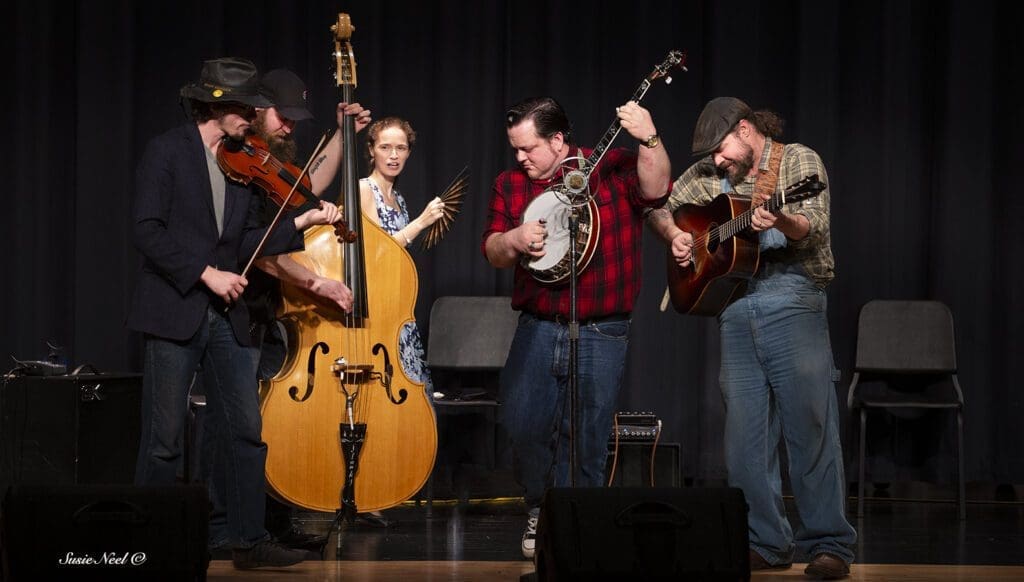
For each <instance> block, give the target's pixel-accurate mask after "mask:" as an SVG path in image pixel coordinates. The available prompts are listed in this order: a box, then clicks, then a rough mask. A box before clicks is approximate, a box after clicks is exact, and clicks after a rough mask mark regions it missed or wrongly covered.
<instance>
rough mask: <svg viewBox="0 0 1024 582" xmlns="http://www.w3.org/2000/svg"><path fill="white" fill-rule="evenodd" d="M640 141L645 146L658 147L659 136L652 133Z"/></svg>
mask: <svg viewBox="0 0 1024 582" xmlns="http://www.w3.org/2000/svg"><path fill="white" fill-rule="evenodd" d="M640 143H641V144H642V145H643V146H644V147H645V148H656V147H658V144H659V143H661V138H659V137H658V134H656V133H654V134H651V136H650V137H648V138H647V139H646V140H645V141H642V142H640Z"/></svg>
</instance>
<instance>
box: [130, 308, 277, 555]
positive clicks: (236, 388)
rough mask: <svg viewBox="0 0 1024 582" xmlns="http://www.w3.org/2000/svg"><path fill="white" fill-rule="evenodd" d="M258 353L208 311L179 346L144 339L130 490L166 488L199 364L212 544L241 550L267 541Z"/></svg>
mask: <svg viewBox="0 0 1024 582" xmlns="http://www.w3.org/2000/svg"><path fill="white" fill-rule="evenodd" d="M258 357H259V351H258V350H257V349H254V348H249V347H245V346H242V345H241V344H239V343H238V340H236V339H235V335H234V332H233V331H232V329H231V323H230V322H229V321H228V319H227V317H226V316H225V314H223V313H220V312H218V311H217V310H215V309H213V308H210V309H208V310H207V315H206V320H205V321H204V323H203V324H202V325H200V327H199V330H198V331H197V332H196V334H195V335H194V336H192V337H191V338H190V339H188V340H185V341H174V340H167V339H163V338H159V337H154V336H147V337H146V342H145V364H144V374H143V381H142V440H141V443H140V444H139V457H138V461H137V463H136V469H135V483H136V484H137V485H172V484H174V483H175V480H176V472H177V468H178V465H179V462H180V461H181V456H182V450H181V444H182V440H181V436H182V434H183V430H184V426H185V417H186V414H187V407H188V388H189V385H190V384H191V381H192V377H193V375H194V374H195V373H196V370H197V369H198V368H199V367H200V364H201V366H202V372H201V373H202V381H203V388H204V389H205V391H206V403H207V404H206V406H207V408H206V410H207V415H208V416H207V418H208V422H209V425H212V426H213V427H216V430H212V431H210V433H211V436H212V435H213V434H216V435H217V437H218V438H219V442H218V446H217V448H218V452H219V454H220V460H221V461H222V462H221V463H219V464H220V465H221V467H219V468H222V469H223V471H222V472H219V473H217V474H216V475H217V477H218V478H220V477H221V476H222V478H223V479H224V487H223V488H222V490H223V495H224V500H223V501H224V504H225V506H226V509H227V514H226V519H225V520H224V521H222V522H217V521H216V520H213V521H211V523H210V543H211V545H212V546H222V545H230V546H232V547H239V548H245V547H250V546H252V545H254V544H255V543H257V542H259V541H262V540H265V539H268V537H269V536H268V535H267V532H266V529H264V527H263V516H264V508H265V501H264V465H265V463H266V458H267V445H266V444H265V443H264V442H263V440H262V438H261V436H260V433H261V430H262V420H261V418H260V411H259V398H258V394H257V391H256V362H257V358H258Z"/></svg>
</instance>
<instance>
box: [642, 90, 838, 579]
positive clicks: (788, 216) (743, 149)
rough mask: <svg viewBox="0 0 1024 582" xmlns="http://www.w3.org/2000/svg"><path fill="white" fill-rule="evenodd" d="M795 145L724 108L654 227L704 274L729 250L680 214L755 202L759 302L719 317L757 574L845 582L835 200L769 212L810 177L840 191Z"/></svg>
mask: <svg viewBox="0 0 1024 582" xmlns="http://www.w3.org/2000/svg"><path fill="white" fill-rule="evenodd" d="M781 133H782V120H781V119H779V118H778V117H777V116H776V115H775V114H774V113H771V112H768V111H756V112H755V111H751V109H750V108H749V107H748V106H747V105H746V104H745V103H744V102H742V101H740V100H739V99H736V98H733V97H719V98H717V99H713V100H712V101H711V102H709V103H708V104H707V106H706V107H705V108H704V111H703V112H702V113H701V115H700V118H698V120H697V126H696V129H695V131H694V137H693V154H694V155H697V156H701V157H702V159H701V160H700V161H698V162H697V163H696V164H694V165H693V166H691V167H690V168H689V169H687V170H686V171H685V172H684V173H683V174H682V175H681V176H680V177H679V178H678V179H677V180H676V182H675V184H674V185H673V188H672V194H671V195H670V196H669V200H668V202H667V203H666V204H665V206H664V207H663V208H660V209H658V210H655V211H652V212H651V213H650V214H649V216H648V222H649V223H650V224H651V226H652V228H653V229H654V230H655V232H657V233H658V234H659V235H660V236H661V237H662V238H664V239H665V241H667V242H668V244H669V247H670V252H671V254H672V258H673V259H674V264H672V263H673V262H672V261H670V269H682V270H691V269H693V270H696V271H698V272H699V271H700V270H701V269H703V268H704V267H705V266H706V263H710V262H712V261H714V259H715V257H714V255H715V254H716V253H723V252H728V250H727V248H726V247H727V246H728V245H726V244H721V245H718V246H717V248H716V246H715V243H714V240H713V239H712V238H709V237H706V236H704V234H706V233H698V232H685V231H684V230H683V229H681V228H679V227H678V226H677V224H679V223H683V224H686V221H685V220H684V218H685V217H676V218H675V219H674V218H673V213H674V212H675V211H676V209H678V208H679V207H680V206H682V205H684V204H688V205H691V206H688V207H687V208H684V209H682V211H681V214H682V213H686V212H687V211H690V210H691V209H692V210H697V209H698V207H705V206H707V205H708V204H710V203H711V201H712V200H714V199H715V198H716V197H718V196H719V195H720V194H722V193H726V192H729V193H731V194H732V195H734V196H736V197H741V198H745V199H746V200H751V201H752V203H751V208H753V210H752V211H748V212H749V214H748V216H747V217H746V218H749V230H748V231H747V232H746V233H744V234H743V235H742V237H743V238H745V239H747V240H749V241H751V246H752V257H753V259H752V262H753V265H752V266H751V272H752V273H753V276H752V277H751V278H750V281H749V282H748V283H747V286H746V290H745V292H744V290H743V289H742V288H740V289H739V290H738V291H737V292H736V293H735V294H733V296H732V297H731V299H732V302H731V303H728V301H725V302H723V306H722V307H724V309H723V308H716V309H714V310H712V311H711V312H715V311H719V310H721V313H719V314H718V318H719V324H720V330H721V353H722V369H721V374H720V376H719V377H720V382H721V390H722V397H723V400H724V402H725V407H726V419H725V456H726V466H727V469H728V473H729V484H730V485H732V486H735V487H739V488H740V489H742V490H743V493H744V495H745V496H746V499H747V503H748V505H749V506H750V511H749V517H748V525H749V531H750V565H751V569H752V570H757V569H766V568H775V567H789V565H790V564H791V563H792V561H793V556H794V553H795V552H796V551H799V552H800V553H801V555H807V556H808V558H809V559H810V563H809V564H808V566H807V569H806V570H805V572H806V574H807V575H808V576H811V577H814V578H824V579H835V578H843V577H845V576H846V575H848V574H849V564H850V562H851V561H853V552H852V551H851V549H850V548H851V547H852V546H853V544H854V543H855V542H856V535H857V534H856V532H855V531H854V529H853V527H852V526H851V525H850V524H849V522H848V521H847V520H846V516H845V512H844V498H845V488H846V480H845V478H844V476H843V455H842V451H841V447H840V442H839V432H838V411H837V405H836V393H835V387H834V385H833V383H834V382H835V381H837V380H838V371H837V370H836V369H835V366H834V363H833V357H832V348H831V344H830V342H829V331H828V319H827V317H826V304H825V291H824V288H825V286H826V285H827V284H828V283H829V281H831V280H832V277H833V267H834V261H833V258H832V250H831V244H830V236H829V191H828V189H827V188H825V189H823V190H822V191H821V192H820V193H819V194H818V195H816V196H810V197H805V198H804V199H802V200H801V201H796V202H790V203H788V204H783V205H782V207H781V208H779V209H778V210H777V211H776V212H774V213H773V212H770V211H769V210H767V209H766V208H764V207H762V206H761V205H762V204H763V203H764V202H765V201H766V200H768V199H769V198H770V197H771V196H772V195H773V194H775V193H776V192H777V191H779V190H780V189H781V188H783V187H785V186H786V185H788V184H793V183H795V182H798V181H800V180H801V179H802V178H806V177H809V176H813V175H815V174H817V176H818V177H819V178H820V179H821V180H822V181H824V182H825V183H826V184H827V182H828V178H827V175H826V173H825V167H824V164H822V161H821V158H820V157H819V156H818V154H817V153H815V152H814V151H813V150H811V149H810V148H808V147H806V146H803V145H800V144H786V145H783V144H782V143H779V142H777V141H775V139H776V138H777V137H778V136H779V135H781ZM725 208H728V205H726V207H725ZM730 218H732V217H730V216H723V217H720V218H719V219H718V222H725V221H727V220H729V219H730ZM695 237H696V244H695ZM709 241H710V244H709ZM758 250H759V258H758ZM755 267H756V270H754V268H755ZM674 274H677V273H670V280H671V279H672V278H673V277H672V275H674ZM675 299H676V298H675V297H673V301H675ZM726 299H727V300H728V299H730V298H729V297H726ZM725 303H728V304H727V305H725ZM676 304H677V308H678V302H676ZM780 439H783V440H784V441H785V444H786V451H787V453H788V456H789V475H790V481H791V483H792V488H793V496H794V498H795V500H796V506H797V510H798V512H799V514H800V520H801V522H802V525H801V527H799V528H798V529H797V531H796V532H795V534H794V532H793V530H792V528H791V526H790V524H789V521H788V520H787V519H786V513H785V505H784V504H783V501H782V491H781V484H782V478H781V475H780V467H779V446H780Z"/></svg>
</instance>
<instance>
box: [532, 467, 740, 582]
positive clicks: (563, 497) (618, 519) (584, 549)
mask: <svg viewBox="0 0 1024 582" xmlns="http://www.w3.org/2000/svg"><path fill="white" fill-rule="evenodd" d="M536 548H537V549H536V552H537V553H536V555H535V560H536V565H537V580H541V581H549V582H550V581H566V580H587V581H611V580H614V581H616V582H621V581H623V580H644V581H652V580H673V581H677V580H702V581H736V580H749V579H750V558H749V555H748V553H747V552H748V535H747V505H746V501H745V500H744V498H743V492H742V491H740V490H739V489H736V488H726V487H722V488H672V487H577V488H553V489H550V490H548V493H547V495H546V496H545V498H544V502H543V503H542V504H541V512H540V519H539V521H538V524H537V546H536Z"/></svg>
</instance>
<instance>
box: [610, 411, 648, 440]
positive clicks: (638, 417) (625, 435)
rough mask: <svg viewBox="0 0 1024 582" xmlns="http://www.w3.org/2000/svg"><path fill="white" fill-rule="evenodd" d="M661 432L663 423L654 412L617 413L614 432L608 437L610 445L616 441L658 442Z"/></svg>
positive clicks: (613, 427) (613, 426)
mask: <svg viewBox="0 0 1024 582" xmlns="http://www.w3.org/2000/svg"><path fill="white" fill-rule="evenodd" d="M660 432H661V421H660V420H658V417H657V416H656V415H655V414H654V413H653V412H616V413H615V421H614V424H612V432H611V435H609V437H608V441H609V442H610V443H614V442H615V441H616V437H617V439H618V441H620V442H621V441H641V442H649V441H654V440H657V438H658V434H659V433H660Z"/></svg>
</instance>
